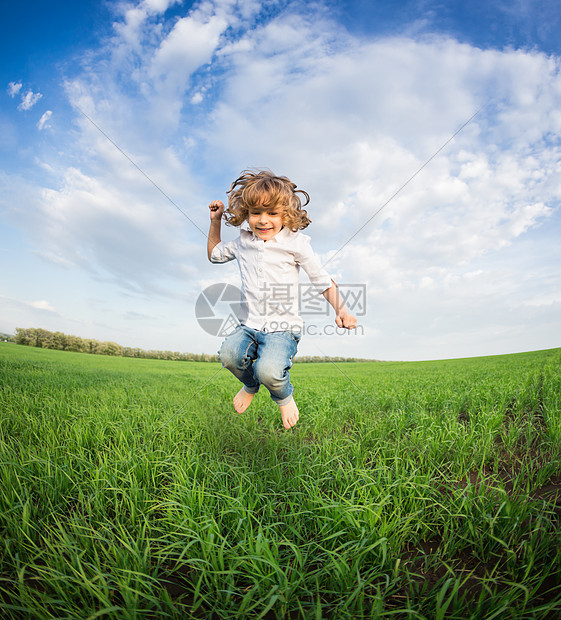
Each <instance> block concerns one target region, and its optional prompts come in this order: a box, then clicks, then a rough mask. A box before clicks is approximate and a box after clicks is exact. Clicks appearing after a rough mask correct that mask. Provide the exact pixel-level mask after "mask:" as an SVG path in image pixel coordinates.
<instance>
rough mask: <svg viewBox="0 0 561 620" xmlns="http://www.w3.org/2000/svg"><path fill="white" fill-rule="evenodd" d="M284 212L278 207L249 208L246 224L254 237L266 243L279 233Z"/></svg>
mask: <svg viewBox="0 0 561 620" xmlns="http://www.w3.org/2000/svg"><path fill="white" fill-rule="evenodd" d="M283 216H284V211H283V209H282V207H280V206H271V207H251V209H250V210H249V214H248V218H247V222H248V224H249V228H250V229H251V232H253V234H254V235H256V236H257V237H259V239H262V240H263V241H268V240H269V239H272V238H273V237H274V236H275V235H278V233H279V232H280V231H281V229H282V227H283V219H284V218H283Z"/></svg>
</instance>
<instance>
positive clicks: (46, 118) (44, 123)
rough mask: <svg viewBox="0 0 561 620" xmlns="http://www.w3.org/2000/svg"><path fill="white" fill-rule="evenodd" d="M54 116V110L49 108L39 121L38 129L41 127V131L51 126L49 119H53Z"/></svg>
mask: <svg viewBox="0 0 561 620" xmlns="http://www.w3.org/2000/svg"><path fill="white" fill-rule="evenodd" d="M52 116H53V113H52V110H47V111H46V112H45V113H44V114H43V116H41V118H40V119H39V122H38V123H37V129H39V131H42V130H43V129H47V128H49V127H50V126H51V125H50V123H49V121H50V120H51V117H52Z"/></svg>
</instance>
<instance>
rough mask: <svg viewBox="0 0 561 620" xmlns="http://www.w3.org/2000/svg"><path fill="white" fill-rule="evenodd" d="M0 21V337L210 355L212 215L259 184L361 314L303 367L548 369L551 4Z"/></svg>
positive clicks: (552, 216)
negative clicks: (339, 359)
mask: <svg viewBox="0 0 561 620" xmlns="http://www.w3.org/2000/svg"><path fill="white" fill-rule="evenodd" d="M5 4H6V5H7V6H3V8H2V26H1V28H2V37H0V45H1V53H2V58H3V62H2V67H1V69H0V72H1V76H2V82H1V83H0V86H1V88H0V133H1V135H2V140H1V142H0V261H1V265H2V278H1V280H0V282H1V286H0V331H2V332H8V333H12V332H13V331H14V329H15V327H31V326H34V327H44V328H45V329H49V330H59V331H63V332H65V333H73V334H76V335H80V336H83V337H92V338H97V339H99V340H112V341H116V342H119V343H121V344H123V345H128V346H140V347H143V348H155V349H172V350H178V351H194V352H201V351H205V352H209V353H211V352H214V351H216V349H217V348H218V346H219V344H220V339H219V338H217V337H215V336H211V335H209V334H207V333H205V332H204V330H202V329H201V328H200V327H199V326H198V324H197V321H196V319H195V310H194V303H195V301H196V299H197V298H198V296H199V294H200V293H201V291H202V290H204V289H205V288H206V287H207V286H209V285H211V284H213V283H217V282H230V283H233V284H236V283H238V273H237V269H236V266H235V265H234V264H231V265H227V266H216V265H210V264H209V263H208V262H207V261H206V257H205V244H206V240H205V234H204V233H206V230H207V228H208V206H207V205H208V203H209V202H210V201H211V200H213V199H216V198H220V199H223V200H224V199H225V192H226V190H227V189H228V187H229V184H230V182H231V181H232V180H233V179H234V178H235V177H236V176H237V175H238V173H239V172H240V171H241V170H243V169H245V168H247V167H268V168H271V169H272V170H274V171H275V172H277V173H279V174H285V175H288V176H290V177H291V178H292V179H293V180H294V181H295V182H296V183H297V184H298V186H299V187H302V188H303V189H306V190H307V191H308V192H309V193H310V195H311V197H312V201H311V204H310V206H309V214H310V216H311V219H312V225H311V226H310V227H309V228H308V229H307V231H306V233H307V234H309V235H310V236H311V237H312V242H313V245H314V247H315V249H316V251H317V252H318V253H319V254H320V255H321V257H322V259H323V260H324V261H325V262H327V261H329V262H328V263H327V264H328V268H329V269H330V271H331V272H332V275H333V277H334V278H335V279H336V280H337V281H338V282H339V283H340V284H360V285H364V286H365V287H366V291H367V293H366V314H365V315H364V316H361V317H360V323H361V327H362V329H361V330H360V332H359V333H357V334H356V335H338V334H333V335H330V327H329V326H331V324H332V317H325V316H321V315H317V316H313V315H312V316H309V317H307V321H308V324H309V325H310V326H312V328H313V329H311V330H310V331H311V333H308V335H307V336H306V337H305V338H303V339H302V341H301V345H300V351H301V353H302V354H304V355H320V354H328V355H344V356H358V357H371V358H377V359H404V360H414V359H437V358H448V357H464V356H474V355H490V354H501V353H510V352H517V351H524V350H535V349H542V348H550V347H558V346H561V279H560V275H559V274H560V272H561V270H560V267H561V260H560V259H561V249H560V245H561V244H559V239H560V233H561V215H560V210H559V196H560V195H561V192H560V190H561V174H560V173H561V150H560V146H561V144H560V142H561V140H560V135H561V112H560V111H559V110H561V75H560V63H561V46H560V44H559V41H558V39H559V37H558V32H559V31H560V29H561V7H559V3H558V2H556V1H551V2H548V1H545V0H543V1H537V0H534V1H530V0H519V1H514V2H506V1H500V2H499V1H494V0H493V1H490V2H489V1H488V2H483V1H481V2H479V1H478V2H469V1H467V2H436V1H430V0H426V1H425V0H416V1H414V0H411V1H406V2H400V3H397V2H376V1H368V2H367V1H366V0H346V1H339V2H335V1H334V0H323V1H318V2H313V3H311V2H304V1H298V0H297V1H288V0H282V1H281V0H268V1H266V2H257V1H254V0H244V1H236V0H205V1H203V2H196V3H187V2H179V1H174V0H142V1H139V0H134V1H130V2H128V3H121V2H114V1H109V2H101V1H98V2H93V1H85V2H80V3H76V2H52V3H45V2H38V1H33V2H21V3H15V2H14V3H5ZM478 110H480V112H479V113H478V114H477V116H476V117H475V118H474V119H473V120H472V121H471V122H470V123H469V124H468V125H467V126H466V127H465V128H464V129H463V130H462V131H461V132H460V133H459V134H458V135H457V136H456V137H455V138H454V139H453V140H452V141H451V142H449V143H448V144H447V145H446V147H445V148H444V149H443V150H442V151H441V152H439V154H438V155H437V156H436V157H435V158H434V159H432V160H431V161H430V163H428V164H427V165H426V167H424V168H423V165H424V164H425V163H426V162H427V161H428V160H429V158H431V157H432V156H433V155H434V154H435V153H436V152H437V151H438V149H440V147H441V146H442V145H444V144H445V143H446V142H447V141H448V140H449V139H450V137H451V136H452V135H453V134H454V132H456V131H457V130H458V129H459V128H460V127H461V126H462V125H463V124H464V123H465V122H466V121H467V120H468V119H469V118H471V117H472V115H473V114H474V113H476V112H477V111H478ZM91 121H93V122H94V123H95V124H96V125H97V127H96V126H94V125H93V123H92V122H91ZM98 128H99V129H98ZM100 129H101V130H102V131H103V132H104V133H105V134H106V135H107V136H109V137H110V138H111V140H112V141H113V142H114V143H115V144H116V145H117V146H118V147H119V148H120V149H121V150H122V151H124V152H125V153H126V154H127V155H128V156H129V157H130V159H132V160H133V161H134V163H135V164H136V166H138V168H140V169H141V170H142V172H143V173H144V175H146V176H147V177H149V179H147V178H146V176H144V175H143V174H142V173H141V172H140V171H139V170H138V168H137V167H135V166H134V165H133V164H131V162H130V161H129V160H128V159H127V158H126V157H125V156H124V155H123V154H122V152H120V151H119V150H118V149H117V148H116V147H115V146H114V144H112V143H111V142H110V141H109V140H108V139H107V137H106V136H104V135H103V134H102V133H101V131H100ZM421 168H422V170H421V171H420V172H419V174H418V175H417V176H415V178H414V179H412V180H411V182H410V183H408V184H407V185H406V187H404V188H403V189H402V191H400V192H399V193H398V194H397V195H396V196H395V198H393V199H391V201H390V202H389V203H388V204H387V206H386V207H384V209H383V210H382V211H381V212H380V213H379V215H377V216H376V217H375V218H374V219H372V220H371V217H372V215H373V214H374V213H376V212H377V211H378V210H379V209H380V207H381V206H382V205H384V204H385V203H386V201H388V199H390V198H391V197H392V196H393V195H394V194H395V192H396V191H397V190H399V189H400V188H401V187H402V186H403V184H404V183H405V182H406V181H407V180H408V179H410V178H411V177H412V175H413V174H415V173H416V172H417V171H419V170H420V169H421ZM155 185H156V186H157V187H155ZM160 190H161V191H160ZM164 194H165V196H164ZM168 198H169V199H171V201H173V203H175V205H176V206H177V207H179V209H181V211H183V212H184V214H182V213H180V211H179V210H178V208H176V206H174V204H172V203H171V202H170V200H169V199H168ZM184 215H186V216H187V217H185V216H184ZM235 234H236V231H235V229H228V228H226V229H224V231H223V236H224V238H225V239H230V238H233V236H234V235H235ZM351 239H352V240H351ZM349 240H351V241H349Z"/></svg>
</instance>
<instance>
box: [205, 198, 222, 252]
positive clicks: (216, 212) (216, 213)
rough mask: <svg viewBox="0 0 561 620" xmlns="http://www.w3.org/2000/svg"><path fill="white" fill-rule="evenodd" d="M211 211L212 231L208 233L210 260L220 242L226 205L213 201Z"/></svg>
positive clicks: (209, 206)
mask: <svg viewBox="0 0 561 620" xmlns="http://www.w3.org/2000/svg"><path fill="white" fill-rule="evenodd" d="M208 208H209V209H210V230H209V231H208V241H207V254H208V260H210V257H211V255H212V250H214V248H215V246H217V245H218V244H219V243H220V241H221V238H220V228H221V225H222V214H223V213H224V203H223V202H222V201H221V200H213V201H212V202H211V203H210V204H209V205H208Z"/></svg>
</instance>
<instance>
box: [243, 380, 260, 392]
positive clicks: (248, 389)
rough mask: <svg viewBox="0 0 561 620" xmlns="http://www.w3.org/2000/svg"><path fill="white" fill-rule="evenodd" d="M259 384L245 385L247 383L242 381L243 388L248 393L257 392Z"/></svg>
mask: <svg viewBox="0 0 561 620" xmlns="http://www.w3.org/2000/svg"><path fill="white" fill-rule="evenodd" d="M259 387H260V386H259V385H258V386H257V387H247V385H246V384H245V383H244V386H243V389H244V390H245V391H246V392H247V393H248V394H257V392H259Z"/></svg>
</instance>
